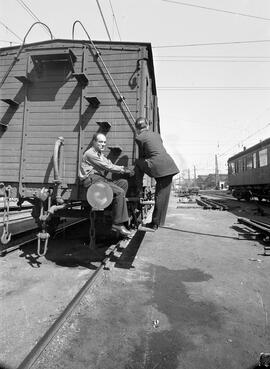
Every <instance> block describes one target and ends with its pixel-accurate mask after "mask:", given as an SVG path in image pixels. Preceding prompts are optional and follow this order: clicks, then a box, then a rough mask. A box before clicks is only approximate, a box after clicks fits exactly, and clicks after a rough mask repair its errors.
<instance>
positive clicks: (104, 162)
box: [79, 147, 123, 181]
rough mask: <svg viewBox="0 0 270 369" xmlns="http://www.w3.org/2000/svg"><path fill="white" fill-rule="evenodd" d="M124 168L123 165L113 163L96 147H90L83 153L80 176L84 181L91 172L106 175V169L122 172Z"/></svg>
mask: <svg viewBox="0 0 270 369" xmlns="http://www.w3.org/2000/svg"><path fill="white" fill-rule="evenodd" d="M122 170H123V167H122V166H120V165H115V164H113V163H112V162H111V161H110V160H109V159H107V158H106V156H104V155H103V154H102V153H101V152H98V151H97V150H95V149H94V147H90V149H89V150H87V151H86V152H85V153H84V154H83V157H82V162H81V165H80V170H79V178H80V180H81V181H83V180H84V179H86V178H87V177H89V176H90V175H91V174H99V175H101V176H104V172H105V171H109V172H113V173H122Z"/></svg>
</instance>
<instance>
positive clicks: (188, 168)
mask: <svg viewBox="0 0 270 369" xmlns="http://www.w3.org/2000/svg"><path fill="white" fill-rule="evenodd" d="M188 186H190V169H189V168H188Z"/></svg>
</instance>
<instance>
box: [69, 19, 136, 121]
mask: <svg viewBox="0 0 270 369" xmlns="http://www.w3.org/2000/svg"><path fill="white" fill-rule="evenodd" d="M76 23H79V24H80V25H81V26H82V28H83V29H84V31H85V33H86V35H87V37H88V39H89V41H90V43H91V45H92V47H93V48H94V49H95V52H96V54H97V56H98V57H99V58H100V60H101V62H102V64H103V67H104V68H105V70H106V72H107V73H108V76H109V77H110V80H111V81H112V83H113V85H114V88H115V89H116V91H117V93H118V94H119V97H120V101H121V102H122V103H123V104H124V105H125V108H126V109H127V111H128V113H129V115H130V117H131V119H132V120H133V123H135V118H134V116H133V114H132V113H131V111H130V109H129V107H128V105H127V103H126V101H125V97H124V96H123V95H122V94H121V92H120V90H119V88H118V87H117V85H116V83H115V82H114V79H113V77H112V75H111V73H110V72H109V70H108V68H107V66H106V64H105V62H104V60H103V58H102V56H101V53H100V51H99V50H98V49H97V48H96V45H95V44H94V43H93V41H92V40H91V37H90V36H89V34H88V32H87V31H86V29H85V27H84V26H83V24H82V22H81V21H79V20H76V21H75V22H74V23H73V26H72V40H74V29H75V25H76ZM88 47H89V46H88Z"/></svg>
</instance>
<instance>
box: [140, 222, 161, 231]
mask: <svg viewBox="0 0 270 369" xmlns="http://www.w3.org/2000/svg"><path fill="white" fill-rule="evenodd" d="M157 229H158V225H157V224H153V223H146V224H144V225H140V226H139V228H138V230H139V231H144V232H155V231H156V230H157Z"/></svg>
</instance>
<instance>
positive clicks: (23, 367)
mask: <svg viewBox="0 0 270 369" xmlns="http://www.w3.org/2000/svg"><path fill="white" fill-rule="evenodd" d="M133 236H134V235H133ZM130 241H131V240H130V239H129V240H127V239H126V240H121V241H119V242H118V243H116V244H114V245H111V246H110V247H109V248H108V249H107V250H106V252H105V254H104V257H103V258H102V260H101V261H100V263H99V265H98V267H97V269H96V270H95V271H94V273H93V274H92V275H91V276H90V277H89V279H88V280H87V281H86V282H85V284H84V285H83V286H82V288H81V289H80V290H79V291H78V292H77V293H76V295H75V296H74V297H73V298H72V300H71V301H70V302H69V303H68V304H67V306H66V307H65V309H64V310H63V311H62V313H61V314H60V315H59V316H58V318H57V319H56V320H55V321H54V323H53V324H52V325H51V326H50V327H49V329H48V330H47V331H46V332H45V334H44V335H43V336H42V337H41V338H40V339H39V340H38V342H37V343H36V344H35V346H34V347H33V348H32V349H31V351H30V352H29V353H28V355H27V356H26V357H25V358H24V360H23V361H22V362H21V364H20V365H19V366H18V368H17V369H30V368H32V367H33V366H34V365H35V363H37V361H38V360H39V358H40V357H41V356H42V354H43V352H44V350H45V349H46V347H47V346H48V345H49V344H50V343H51V341H52V340H53V339H54V337H55V336H56V335H57V333H58V332H59V331H60V330H61V328H62V327H63V325H64V323H65V322H66V321H67V320H68V318H69V317H70V316H71V315H72V313H74V312H75V311H76V308H77V307H78V305H79V303H80V302H81V300H82V299H83V297H84V296H85V295H86V294H87V293H89V292H90V291H91V289H92V288H93V287H94V285H95V282H96V281H97V280H98V279H99V277H100V276H101V274H102V272H103V271H104V270H110V268H109V266H110V264H111V259H113V257H115V256H116V257H117V256H118V255H119V251H118V250H119V249H121V250H123V249H125V248H126V247H127V246H128V244H129V243H130ZM92 252H93V253H94V254H95V253H96V254H97V255H99V256H100V253H99V251H98V249H97V250H93V251H92Z"/></svg>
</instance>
